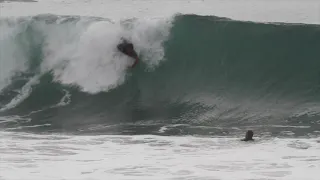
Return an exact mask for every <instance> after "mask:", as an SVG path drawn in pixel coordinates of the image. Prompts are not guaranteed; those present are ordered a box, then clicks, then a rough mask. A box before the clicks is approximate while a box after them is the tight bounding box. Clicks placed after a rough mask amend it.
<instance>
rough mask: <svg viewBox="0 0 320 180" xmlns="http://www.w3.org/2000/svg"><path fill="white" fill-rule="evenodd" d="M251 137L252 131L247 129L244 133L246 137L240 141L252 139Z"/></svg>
mask: <svg viewBox="0 0 320 180" xmlns="http://www.w3.org/2000/svg"><path fill="white" fill-rule="evenodd" d="M252 137H253V131H251V130H248V131H247V133H246V137H245V138H244V139H242V141H253V140H254V139H253V138H252Z"/></svg>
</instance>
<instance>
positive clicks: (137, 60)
mask: <svg viewBox="0 0 320 180" xmlns="http://www.w3.org/2000/svg"><path fill="white" fill-rule="evenodd" d="M134 59H135V61H134V63H133V64H132V66H131V68H133V67H134V66H136V65H137V64H138V62H139V58H138V57H134Z"/></svg>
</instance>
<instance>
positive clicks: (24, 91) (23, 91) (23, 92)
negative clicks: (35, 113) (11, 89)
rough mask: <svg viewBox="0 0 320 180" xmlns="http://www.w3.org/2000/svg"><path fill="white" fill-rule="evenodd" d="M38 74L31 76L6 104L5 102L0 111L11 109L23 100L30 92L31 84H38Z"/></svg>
mask: <svg viewBox="0 0 320 180" xmlns="http://www.w3.org/2000/svg"><path fill="white" fill-rule="evenodd" d="M38 78H39V77H38V76H35V77H33V78H31V79H30V80H29V81H28V82H27V83H26V84H25V85H24V86H23V87H22V88H21V90H19V91H18V95H17V96H15V97H14V98H13V99H12V100H11V101H10V102H9V103H8V104H6V105H5V106H4V107H3V108H1V109H0V112H1V111H6V110H8V109H12V108H14V107H16V106H17V105H19V104H20V103H21V102H23V101H24V100H25V99H26V98H27V97H28V96H29V95H30V94H31V92H32V86H33V85H35V84H38Z"/></svg>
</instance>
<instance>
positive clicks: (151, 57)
mask: <svg viewBox="0 0 320 180" xmlns="http://www.w3.org/2000/svg"><path fill="white" fill-rule="evenodd" d="M164 23H167V24H164ZM164 23H162V22H147V21H143V22H142V21H135V22H134V23H133V24H131V26H130V28H125V27H124V26H122V25H121V24H120V22H119V23H111V22H108V21H99V22H93V23H91V24H90V25H88V24H87V23H84V24H82V22H81V21H80V22H79V23H77V25H59V26H55V27H53V28H52V27H50V28H48V27H46V28H45V29H46V30H45V33H46V37H47V38H46V46H44V52H45V53H44V54H45V57H44V62H43V63H42V65H41V66H42V71H43V72H47V71H50V70H53V73H54V76H55V80H56V81H59V82H61V83H63V84H74V85H77V86H80V87H81V89H82V90H83V91H85V92H89V93H97V92H100V91H108V90H109V89H111V88H114V87H117V86H118V85H119V84H122V83H123V82H124V80H125V77H126V72H127V69H128V68H129V66H130V65H131V64H132V63H133V60H132V59H131V58H128V57H127V56H125V55H123V54H121V53H119V52H118V51H117V49H116V46H117V45H118V43H119V42H120V39H121V38H122V37H124V38H126V39H129V40H130V41H132V42H133V44H134V45H135V50H136V51H137V53H138V54H142V53H143V55H144V58H142V61H144V63H146V64H147V65H148V66H150V67H154V66H156V65H158V63H159V61H161V60H163V56H164V53H163V47H162V42H163V41H164V40H166V38H167V36H168V35H169V28H170V26H166V25H168V24H170V23H169V22H164Z"/></svg>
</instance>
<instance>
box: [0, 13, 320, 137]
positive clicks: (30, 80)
mask: <svg viewBox="0 0 320 180" xmlns="http://www.w3.org/2000/svg"><path fill="white" fill-rule="evenodd" d="M0 29H1V32H3V33H1V34H0V48H1V55H0V58H1V59H0V62H1V66H0V72H1V74H0V75H1V76H0V92H1V93H0V127H1V128H2V129H6V130H23V131H29V130H30V131H41V132H48V131H50V132H51V131H59V132H60V131H63V132H74V133H76V132H77V133H103V134H108V133H112V134H113V133H129V134H144V133H156V134H169V135H172V134H218V135H224V134H232V133H233V132H236V131H237V130H242V129H243V128H248V127H253V128H254V129H259V130H261V131H263V132H264V131H266V132H267V133H269V134H279V133H280V131H279V130H278V129H277V128H279V127H282V128H284V129H285V130H286V132H293V134H295V135H307V134H310V133H311V134H312V133H316V132H317V131H316V130H317V129H318V128H319V127H320V121H319V120H318V119H319V112H320V94H319V87H320V86H319V85H320V61H319V58H320V29H319V26H317V25H305V24H283V23H279V24H274V23H273V24H261V23H253V22H240V21H233V20H230V19H225V18H219V17H214V16H197V15H177V16H175V17H174V18H172V19H170V20H148V21H146V20H139V19H129V20H125V21H122V22H112V21H110V20H107V19H101V18H94V17H75V16H56V15H39V16H35V17H21V18H18V19H1V21H0ZM121 37H125V38H127V39H129V40H131V41H132V42H133V43H134V45H135V49H136V51H137V52H138V54H139V55H140V57H141V60H142V61H141V63H140V64H139V65H138V66H137V67H136V68H134V69H128V68H127V67H128V66H129V65H130V64H131V63H132V60H131V59H130V58H128V57H126V56H124V55H122V54H121V53H119V52H117V50H116V48H115V47H116V45H117V44H118V43H119V42H120V38H121ZM282 130H283V129H282Z"/></svg>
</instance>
